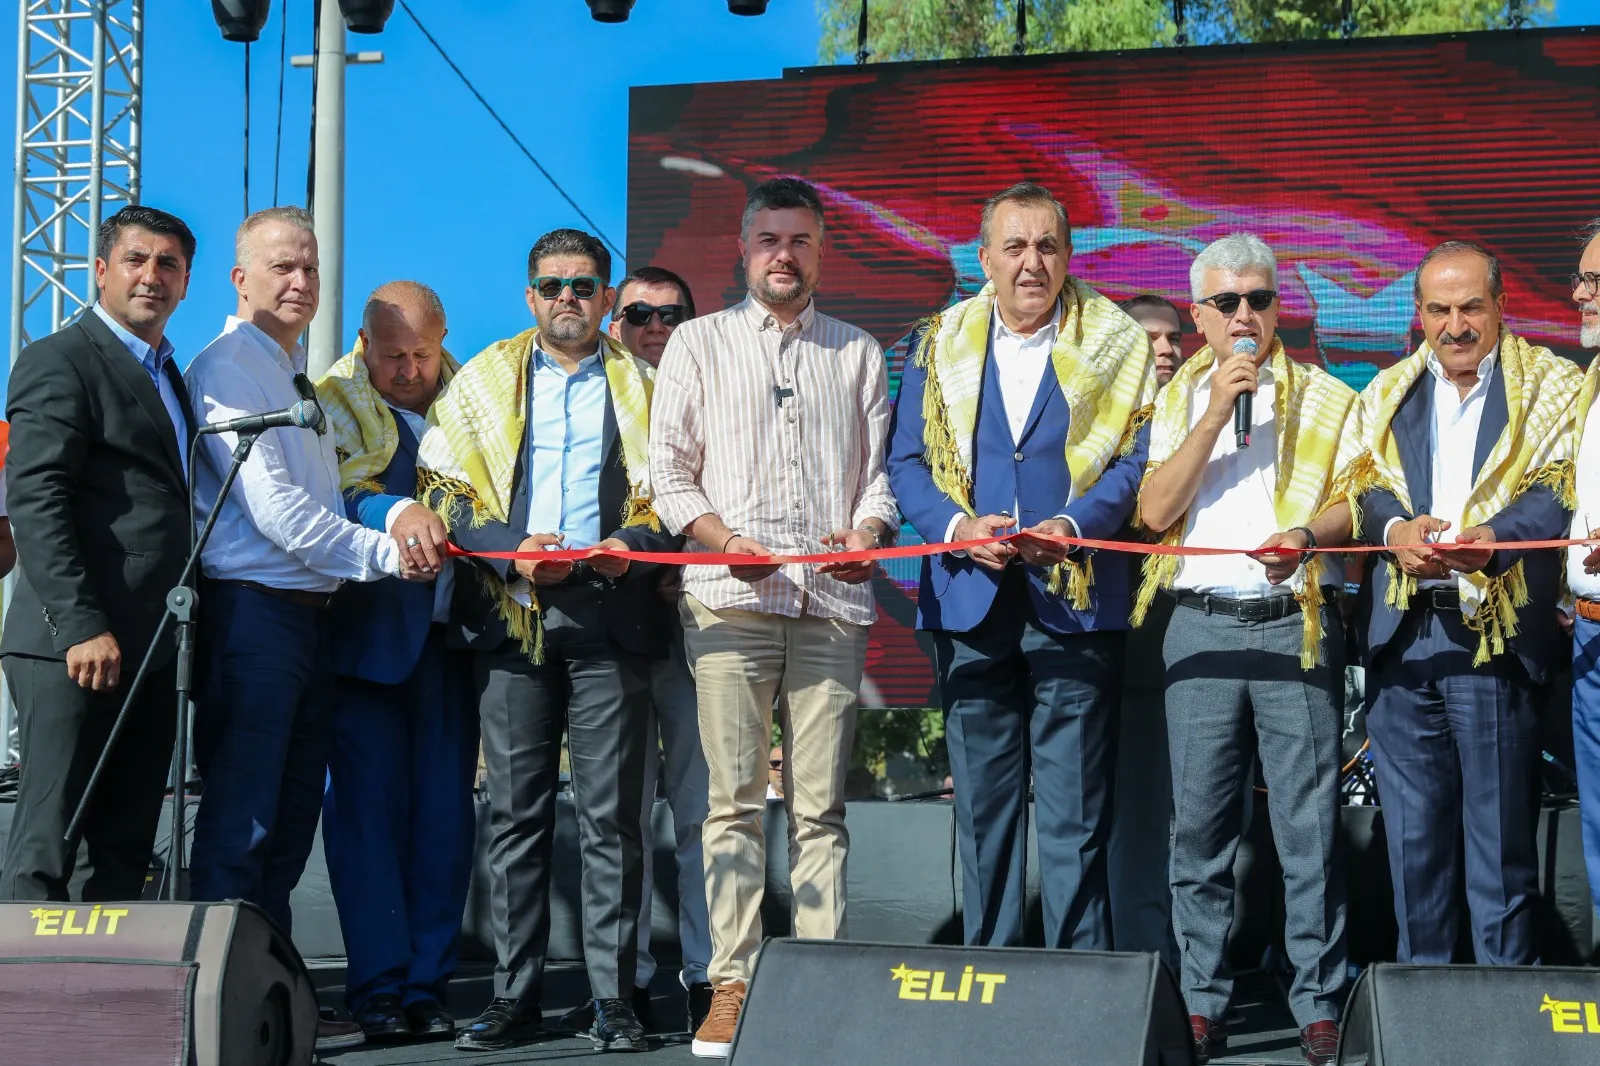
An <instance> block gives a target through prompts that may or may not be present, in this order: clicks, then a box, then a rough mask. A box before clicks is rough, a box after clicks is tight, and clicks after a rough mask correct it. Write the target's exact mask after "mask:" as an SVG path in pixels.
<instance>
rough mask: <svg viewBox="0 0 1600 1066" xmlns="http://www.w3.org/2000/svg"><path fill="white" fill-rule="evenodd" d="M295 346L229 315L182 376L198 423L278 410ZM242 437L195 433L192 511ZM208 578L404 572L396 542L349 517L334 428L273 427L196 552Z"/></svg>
mask: <svg viewBox="0 0 1600 1066" xmlns="http://www.w3.org/2000/svg"><path fill="white" fill-rule="evenodd" d="M305 367H306V353H305V349H304V348H302V347H300V346H299V345H296V346H295V349H294V351H293V352H292V353H291V352H285V351H284V350H283V349H282V348H281V347H279V346H278V342H277V341H275V340H273V339H272V338H271V337H268V336H267V335H266V334H265V333H263V332H262V331H261V330H260V329H259V328H257V327H256V326H255V325H253V324H251V323H249V322H245V321H243V320H241V319H238V318H233V317H231V316H230V317H229V318H228V322H227V325H225V326H224V327H223V330H222V334H221V335H220V336H219V337H217V339H216V340H214V341H212V342H211V343H210V344H208V345H206V347H205V348H204V349H203V350H202V351H201V352H200V354H199V355H197V356H195V358H194V362H193V363H192V364H191V365H190V367H189V373H188V374H187V375H186V376H185V378H184V383H185V384H186V385H187V386H188V390H189V400H190V403H191V404H193V406H194V415H195V423H196V425H203V424H205V423H207V422H221V421H226V420H228V419H232V418H242V417H244V416H245V415H253V414H262V413H265V412H268V411H277V410H281V409H283V408H285V407H290V406H292V405H294V404H295V403H297V402H298V401H299V399H300V395H299V393H298V392H296V391H295V387H294V376H295V375H296V374H303V373H305ZM237 443H238V436H237V435H236V434H233V433H217V434H211V435H208V436H206V437H203V438H201V444H200V446H199V449H198V459H197V461H196V464H195V465H196V467H197V469H196V470H195V498H194V512H195V521H196V523H200V522H204V521H205V516H206V514H207V512H208V511H209V510H210V509H211V504H212V502H213V501H214V500H215V499H216V498H217V494H218V492H219V490H220V489H221V485H222V478H223V476H224V475H225V474H226V472H227V470H228V467H229V466H230V465H231V463H232V455H233V448H234V446H235V445H236V444H237ZM200 564H201V568H202V570H203V571H204V572H205V574H206V576H207V577H211V578H216V579H218V580H223V581H255V582H259V583H260V584H263V585H269V586H271V587H273V588H280V589H296V590H300V591H307V592H332V591H333V590H334V589H336V588H337V587H338V586H339V582H340V581H341V580H351V581H375V580H377V579H378V578H380V577H383V576H384V575H386V574H398V573H399V572H400V553H399V550H398V549H397V547H396V546H395V543H394V541H393V540H392V539H391V538H390V537H388V536H386V535H384V534H382V533H379V532H377V531H376V530H372V529H365V528H363V527H361V526H360V525H357V524H356V523H354V522H351V521H350V520H349V519H347V518H346V517H345V509H344V497H343V494H342V493H341V492H340V491H339V457H338V455H337V454H336V453H335V451H334V446H333V436H332V434H318V433H314V432H312V431H311V430H306V429H293V428H283V429H270V430H268V431H267V432H265V433H263V434H262V435H261V438H260V439H259V440H257V441H256V443H255V447H254V449H253V450H252V451H251V453H250V458H249V459H248V460H246V462H245V464H244V466H243V467H242V468H241V469H240V471H239V478H238V480H237V481H236V482H234V486H233V491H232V492H231V493H230V494H229V496H228V499H227V501H226V502H224V503H223V505H222V510H221V513H220V514H219V515H218V517H217V525H216V528H215V529H214V530H213V531H212V535H211V539H210V541H208V542H207V544H206V548H205V552H204V554H202V555H201V557H200Z"/></svg>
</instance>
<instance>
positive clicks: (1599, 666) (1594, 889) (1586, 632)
mask: <svg viewBox="0 0 1600 1066" xmlns="http://www.w3.org/2000/svg"><path fill="white" fill-rule="evenodd" d="M1570 280H1571V284H1572V302H1573V303H1574V304H1576V305H1577V309H1578V343H1579V344H1581V345H1583V347H1585V348H1596V349H1600V218H1597V219H1595V220H1594V221H1593V222H1591V223H1590V224H1589V225H1588V226H1586V227H1585V228H1584V243H1583V254H1582V257H1581V258H1580V259H1579V260H1578V272H1577V273H1575V274H1573V275H1572V276H1571V279H1570ZM1597 386H1600V357H1596V358H1595V359H1594V360H1593V361H1592V362H1591V363H1590V364H1589V371H1588V373H1587V374H1586V375H1584V379H1583V388H1582V390H1581V391H1580V392H1579V393H1578V410H1577V415H1576V417H1577V422H1578V428H1579V430H1580V434H1581V435H1580V436H1579V438H1578V444H1577V455H1578V460H1577V482H1578V509H1577V512H1576V513H1575V514H1574V515H1573V516H1572V531H1571V533H1570V534H1569V536H1572V537H1589V536H1593V535H1595V534H1596V533H1600V404H1597V403H1595V402H1594V400H1595V395H1596V392H1597ZM1567 585H1568V587H1569V588H1571V589H1572V594H1573V596H1574V597H1576V599H1577V602H1576V604H1575V608H1574V610H1575V614H1576V617H1575V618H1574V619H1573V621H1572V739H1573V753H1574V755H1575V756H1576V761H1577V769H1578V795H1579V803H1578V807H1579V810H1580V812H1581V813H1582V815H1583V854H1584V857H1585V859H1586V860H1587V861H1588V866H1589V891H1590V892H1591V893H1593V895H1594V900H1595V906H1596V907H1597V908H1600V548H1590V547H1587V546H1580V547H1574V548H1568V549H1567Z"/></svg>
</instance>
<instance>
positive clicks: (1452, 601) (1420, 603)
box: [1411, 588, 1461, 611]
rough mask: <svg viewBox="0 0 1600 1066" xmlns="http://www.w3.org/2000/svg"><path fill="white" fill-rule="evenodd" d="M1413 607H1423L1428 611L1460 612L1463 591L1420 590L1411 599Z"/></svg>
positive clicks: (1457, 589)
mask: <svg viewBox="0 0 1600 1066" xmlns="http://www.w3.org/2000/svg"><path fill="white" fill-rule="evenodd" d="M1411 606H1413V607H1421V608H1422V609H1423V610H1427V611H1459V610H1461V590H1460V589H1459V588H1453V589H1443V588H1433V589H1418V590H1417V591H1416V592H1415V593H1414V594H1413V595H1412V597H1411Z"/></svg>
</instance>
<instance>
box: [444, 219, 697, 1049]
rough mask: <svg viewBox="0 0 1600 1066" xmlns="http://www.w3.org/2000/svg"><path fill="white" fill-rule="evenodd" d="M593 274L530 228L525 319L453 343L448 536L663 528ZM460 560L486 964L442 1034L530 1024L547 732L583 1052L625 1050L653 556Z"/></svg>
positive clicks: (653, 625) (658, 540)
mask: <svg viewBox="0 0 1600 1066" xmlns="http://www.w3.org/2000/svg"><path fill="white" fill-rule="evenodd" d="M610 273H611V256H610V254H609V253H608V252H607V251H606V249H605V246H604V245H602V244H601V243H600V242H599V241H598V240H596V239H595V238H594V237H592V236H590V235H588V234H586V233H580V232H578V231H577V230H555V231H553V232H551V233H548V234H546V235H545V236H544V237H542V238H540V239H539V241H538V242H537V243H535V245H534V247H533V250H532V252H531V253H530V254H529V257H528V279H529V286H528V290H527V301H528V307H529V309H530V310H531V311H532V312H533V314H534V317H535V319H536V320H537V322H538V326H537V328H536V329H531V330H527V331H525V332H523V333H521V334H519V335H518V336H516V337H514V338H511V339H510V340H505V341H501V342H499V343H497V344H495V345H493V346H491V347H490V348H489V349H487V350H486V351H484V352H482V353H480V354H479V355H478V356H477V357H475V358H473V359H471V360H469V361H468V362H467V363H466V364H465V365H464V366H463V367H462V369H461V373H460V374H458V375H457V376H456V377H455V378H454V379H453V380H452V382H451V385H450V388H449V389H448V390H447V391H446V392H445V393H444V394H443V395H442V396H441V397H440V398H439V399H438V400H437V401H436V402H435V404H434V407H433V410H432V413H431V416H430V418H431V421H433V422H434V423H436V425H433V426H431V427H430V428H429V430H428V433H427V434H426V436H425V437H424V438H423V441H422V445H421V448H420V449H419V452H418V462H419V464H420V465H421V466H422V467H423V468H424V470H423V472H422V474H421V475H420V487H421V488H422V490H423V492H424V493H425V498H426V499H428V501H429V502H430V503H431V505H432V506H434V507H435V508H436V509H437V510H439V511H440V513H441V514H442V515H444V516H446V521H447V524H448V525H449V527H450V529H451V531H452V535H453V536H454V538H455V540H456V543H457V544H459V545H460V546H461V547H462V548H465V549H466V550H468V551H473V552H484V551H493V552H507V551H538V550H540V549H541V548H543V547H547V546H550V547H553V546H556V545H557V544H560V545H563V546H565V547H572V548H586V547H590V546H594V545H599V546H601V547H609V548H623V549H632V550H635V551H674V550H676V548H677V547H678V545H679V544H681V541H680V540H679V538H677V537H673V536H671V535H670V534H667V533H665V532H663V531H662V529H661V525H660V522H659V520H657V519H656V517H655V515H654V512H653V510H652V509H651V507H652V505H651V499H650V490H649V473H648V463H647V459H646V441H647V428H648V418H649V407H648V395H649V393H648V375H649V374H650V367H649V365H648V364H646V363H644V362H643V361H642V360H638V359H636V358H634V357H633V356H632V355H630V354H629V353H628V352H627V351H626V350H625V349H623V348H622V347H621V346H620V345H618V344H616V343H615V342H614V341H612V340H611V339H610V338H608V337H602V336H601V334H600V321H601V319H602V318H604V317H605V314H606V312H607V311H608V310H609V309H610V307H611V303H612V300H613V298H614V290H613V289H612V288H611V287H610V286H609V285H608V284H607V282H606V279H607V278H608V277H609V276H610ZM652 526H653V527H654V528H652ZM474 562H475V563H476V564H477V565H478V566H479V567H480V568H481V572H482V574H483V577H484V578H485V579H486V580H485V581H482V582H480V581H471V582H468V581H458V582H457V583H456V592H457V597H456V603H455V606H456V610H455V611H454V612H453V618H454V619H455V620H456V621H457V622H458V623H459V624H460V626H461V632H460V633H459V634H458V636H459V637H461V638H464V640H465V641H466V642H467V643H468V644H469V646H471V647H472V648H474V649H475V650H476V651H477V653H478V654H477V656H476V667H475V674H476V683H477V689H478V718H479V723H480V725H481V727H482V734H483V752H484V759H485V763H486V767H487V770H488V786H489V810H490V826H491V835H490V843H489V869H490V885H489V901H490V915H491V922H492V924H493V928H494V938H495V952H496V956H497V966H496V968H495V983H494V999H493V1001H492V1002H491V1003H490V1004H489V1007H488V1008H487V1009H486V1010H485V1011H484V1012H483V1014H482V1015H481V1016H480V1017H479V1018H478V1019H477V1020H476V1021H474V1022H473V1023H472V1024H471V1025H469V1026H468V1027H467V1028H465V1029H463V1030H462V1031H461V1033H460V1034H459V1036H458V1038H457V1041H456V1046H457V1047H458V1048H462V1049H464V1050H496V1049H499V1048H504V1047H507V1046H510V1045H511V1044H513V1043H516V1042H519V1041H522V1040H526V1039H531V1038H533V1037H535V1036H536V1035H537V1034H538V1033H539V1031H540V1028H541V1020H540V1006H541V1004H540V996H541V990H542V984H543V979H544V962H545V952H546V949H547V947H548V942H549V937H550V911H549V905H550V884H551V878H550V875H551V862H550V857H551V844H552V842H553V840H554V837H555V817H556V793H557V791H558V790H559V788H560V781H559V769H560V757H561V734H562V732H563V730H564V731H565V732H566V734H567V739H568V747H569V750H570V753H571V766H572V785H573V796H574V801H575V804H576V806H577V816H578V840H579V845H580V851H581V854H582V856H583V871H582V895H583V901H582V908H581V910H582V913H583V916H584V961H585V964H586V968H587V970H588V977H589V984H590V989H591V993H592V997H593V1010H594V1016H595V1019H594V1023H593V1026H592V1028H591V1029H590V1030H589V1036H590V1039H591V1041H592V1043H593V1044H594V1046H595V1048H596V1049H597V1050H608V1051H623V1050H644V1049H645V1047H646V1046H647V1045H646V1043H645V1040H644V1031H643V1028H642V1027H641V1025H640V1024H639V1021H638V1019H637V1018H636V1017H635V1014H634V1011H633V1008H632V1005H631V1003H630V1001H629V997H631V996H632V993H633V979H634V970H635V966H636V961H637V948H638V923H639V922H640V921H648V920H649V919H648V915H649V911H648V909H646V907H645V904H644V901H643V898H642V897H643V891H642V885H643V864H644V858H645V851H644V843H643V840H642V835H641V832H640V825H639V809H640V805H641V803H642V802H643V801H642V791H643V781H644V760H645V744H644V737H645V726H646V716H647V712H648V709H649V703H650V661H651V659H653V658H660V657H662V656H664V655H665V654H666V651H667V643H666V639H667V633H666V629H665V626H664V625H663V624H662V620H663V617H662V616H663V612H662V611H661V605H660V600H659V597H658V595H657V582H658V579H659V577H660V572H659V568H657V567H654V566H650V565H646V564H637V563H636V564H633V565H631V566H630V565H629V562H628V561H627V560H626V559H617V558H612V557H607V556H601V557H596V558H594V559H593V560H592V561H583V562H578V563H576V564H574V563H573V562H558V563H549V562H536V561H532V560H527V559H519V560H516V561H515V562H512V561H509V560H505V559H495V560H489V559H481V560H474ZM485 587H486V589H487V591H486V592H485V591H480V590H482V589H484V588H485ZM463 597H466V598H467V600H469V601H470V602H465V603H464V602H463Z"/></svg>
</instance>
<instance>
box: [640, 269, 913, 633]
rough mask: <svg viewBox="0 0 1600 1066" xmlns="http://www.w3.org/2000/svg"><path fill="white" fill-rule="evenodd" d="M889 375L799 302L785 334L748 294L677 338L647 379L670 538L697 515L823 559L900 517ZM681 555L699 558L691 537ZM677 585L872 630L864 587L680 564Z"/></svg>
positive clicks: (867, 340) (845, 330)
mask: <svg viewBox="0 0 1600 1066" xmlns="http://www.w3.org/2000/svg"><path fill="white" fill-rule="evenodd" d="M888 432H889V382H888V368H887V367H886V365H885V363H884V358H883V349H882V348H880V347H879V346H878V342H877V341H875V340H873V339H872V338H871V337H870V336H868V335H867V334H866V333H864V332H862V331H861V330H859V329H857V328H856V327H854V326H851V325H848V324H846V323H844V322H840V321H839V320H838V319H835V318H829V317H828V316H827V315H824V314H819V313H818V312H817V310H816V307H815V305H814V304H808V305H807V306H806V309H805V310H804V311H802V312H801V313H800V317H799V318H797V319H796V320H795V321H794V322H793V323H792V324H791V325H789V326H783V325H782V324H781V323H779V322H778V320H777V319H776V318H775V317H774V316H773V315H772V314H771V313H770V312H769V311H768V310H767V309H766V308H765V307H763V306H762V305H761V304H760V303H758V302H756V300H755V299H754V298H753V297H746V299H745V300H744V302H743V303H740V304H738V305H737V306H734V307H730V308H728V309H727V310H726V311H719V312H717V313H716V314H711V315H706V316H705V317H704V318H696V319H692V320H691V321H688V322H685V323H684V324H683V325H681V326H679V327H678V328H677V329H676V330H674V331H673V334H672V338H671V339H670V340H669V341H667V350H666V352H665V353H664V354H663V355H662V357H661V366H660V368H659V369H658V370H657V372H656V384H655V395H654V399H653V400H652V403H651V412H650V478H651V483H652V488H653V490H654V494H655V508H656V513H657V514H658V515H659V516H660V517H661V519H662V521H663V522H665V523H666V524H667V526H668V528H670V529H671V530H672V531H673V532H679V531H681V530H682V529H683V528H684V527H685V526H687V525H689V523H691V522H693V521H694V520H695V519H697V518H699V517H700V516H702V515H706V514H715V515H717V516H718V517H719V518H721V519H722V521H723V522H724V523H725V524H726V525H727V527H728V528H729V529H730V530H733V531H734V532H736V533H739V534H741V535H743V536H746V537H749V538H751V539H753V540H755V541H757V542H758V543H760V544H762V545H764V546H766V547H767V548H769V549H770V550H772V551H773V552H776V553H779V554H785V555H795V554H800V553H813V552H818V551H823V550H825V549H824V548H823V546H822V543H821V540H822V538H823V537H825V536H827V535H828V534H829V533H832V532H834V531H836V530H841V529H849V528H852V527H858V526H860V525H861V524H862V523H863V522H865V521H866V520H867V519H869V518H876V519H878V520H879V521H881V522H883V523H884V525H885V526H887V527H888V528H890V529H894V528H895V527H896V525H897V524H898V522H899V512H898V510H897V509H896V507H895V502H894V497H893V495H891V494H890V491H889V478H888V475H887V474H886V473H885V472H884V466H883V462H884V450H885V445H886V440H887V437H888ZM686 550H687V551H691V552H693V551H706V550H707V549H706V548H704V547H702V546H701V545H699V544H696V543H694V542H693V541H690V543H689V544H688V546H687V548H686ZM683 589H684V591H685V592H687V593H688V594H690V595H692V596H694V597H695V598H696V599H698V600H699V601H700V602H701V603H704V604H705V605H706V606H707V607H710V608H713V609H715V610H722V609H726V608H732V607H737V608H744V609H747V610H754V611H763V612H766V613H768V614H779V615H786V616H788V617H790V618H798V617H800V615H801V614H802V613H805V614H809V615H814V616H818V617H823V618H837V619H840V620H842V621H845V622H852V623H855V624H857V625H869V624H871V622H872V621H873V619H874V618H875V616H876V612H875V610H874V607H873V600H872V585H871V583H870V582H867V583H863V584H859V585H848V584H845V583H844V582H842V581H838V580H835V579H834V578H832V577H829V576H825V575H821V574H818V573H817V570H816V567H815V566H802V565H798V564H789V565H786V566H783V567H781V568H780V569H779V570H778V571H777V572H776V573H774V574H772V575H771V576H770V577H766V578H763V579H762V580H760V581H740V580H738V579H737V578H735V577H733V576H732V575H731V574H730V573H729V572H728V569H727V568H726V567H721V566H688V567H685V568H684V576H683Z"/></svg>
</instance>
